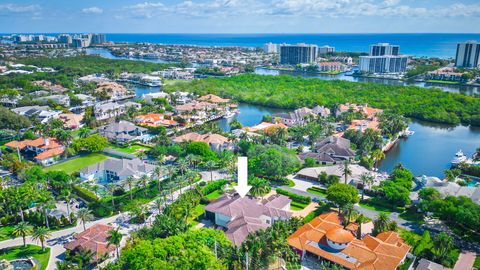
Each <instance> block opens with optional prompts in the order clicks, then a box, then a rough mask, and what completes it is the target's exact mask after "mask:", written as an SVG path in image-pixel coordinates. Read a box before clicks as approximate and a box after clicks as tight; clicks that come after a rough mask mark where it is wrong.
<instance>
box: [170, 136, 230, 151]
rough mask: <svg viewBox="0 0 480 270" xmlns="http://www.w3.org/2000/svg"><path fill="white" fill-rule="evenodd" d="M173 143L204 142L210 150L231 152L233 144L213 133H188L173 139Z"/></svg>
mask: <svg viewBox="0 0 480 270" xmlns="http://www.w3.org/2000/svg"><path fill="white" fill-rule="evenodd" d="M173 141H174V142H176V143H182V142H204V143H206V144H208V145H209V146H210V148H211V149H212V150H215V151H223V150H232V149H233V148H234V144H233V142H232V141H230V139H228V138H227V137H224V136H222V135H220V134H215V133H213V134H212V133H207V134H199V133H196V132H190V133H187V134H184V135H180V136H177V137H175V138H174V139H173Z"/></svg>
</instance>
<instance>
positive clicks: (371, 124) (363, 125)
mask: <svg viewBox="0 0 480 270" xmlns="http://www.w3.org/2000/svg"><path fill="white" fill-rule="evenodd" d="M379 126H380V122H378V120H377V119H376V118H374V119H372V120H369V119H361V120H359V119H354V120H352V122H351V123H350V126H348V128H347V130H349V129H354V130H358V131H360V132H365V130H367V129H373V130H375V131H380V127H379Z"/></svg>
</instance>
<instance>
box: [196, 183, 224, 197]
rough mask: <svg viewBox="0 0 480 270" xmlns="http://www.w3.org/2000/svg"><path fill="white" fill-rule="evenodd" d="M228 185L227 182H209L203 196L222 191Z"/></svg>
mask: <svg viewBox="0 0 480 270" xmlns="http://www.w3.org/2000/svg"><path fill="white" fill-rule="evenodd" d="M227 183H228V181H227V180H218V181H214V182H209V183H208V184H207V185H206V186H205V187H204V188H203V190H202V193H203V195H208V194H210V193H212V192H214V191H216V190H219V189H222V188H223V186H225V185H226V184H227Z"/></svg>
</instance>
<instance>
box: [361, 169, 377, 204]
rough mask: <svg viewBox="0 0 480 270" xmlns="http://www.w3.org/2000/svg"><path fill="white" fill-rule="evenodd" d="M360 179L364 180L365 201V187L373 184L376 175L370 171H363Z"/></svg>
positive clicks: (363, 194)
mask: <svg viewBox="0 0 480 270" xmlns="http://www.w3.org/2000/svg"><path fill="white" fill-rule="evenodd" d="M360 181H361V182H362V186H363V187H362V201H363V198H364V197H365V187H366V186H370V185H371V184H373V181H374V177H373V175H371V174H369V173H363V174H362V175H361V176H360Z"/></svg>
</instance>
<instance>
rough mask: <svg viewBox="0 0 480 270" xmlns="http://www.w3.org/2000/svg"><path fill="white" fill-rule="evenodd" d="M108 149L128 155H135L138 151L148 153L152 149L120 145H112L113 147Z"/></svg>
mask: <svg viewBox="0 0 480 270" xmlns="http://www.w3.org/2000/svg"><path fill="white" fill-rule="evenodd" d="M108 148H109V149H113V150H115V151H118V152H122V153H127V154H135V153H137V152H138V150H144V151H147V150H150V149H151V148H150V147H148V146H144V145H139V144H132V145H129V146H119V145H113V144H111V145H109V146H108Z"/></svg>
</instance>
